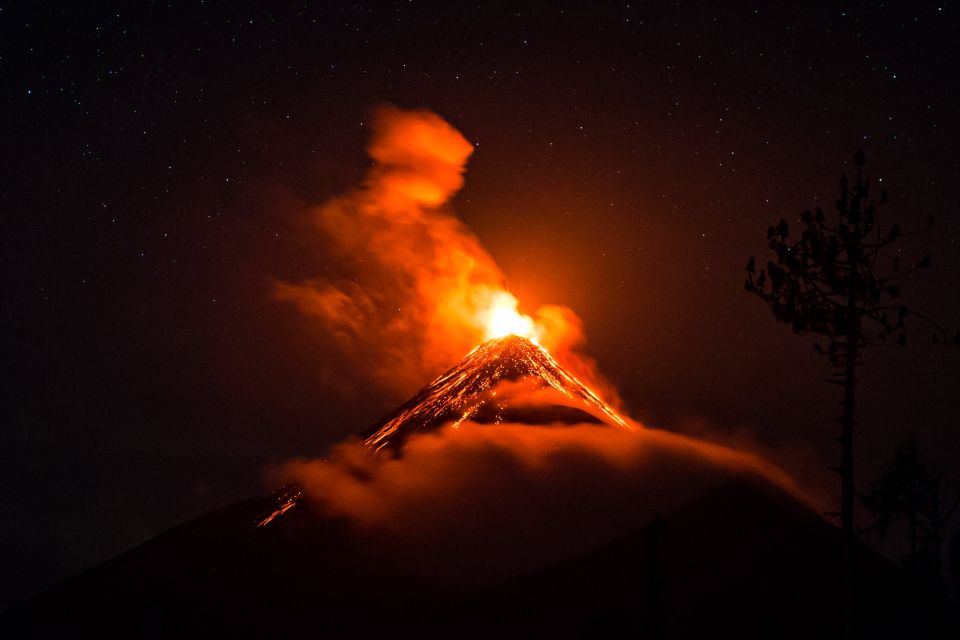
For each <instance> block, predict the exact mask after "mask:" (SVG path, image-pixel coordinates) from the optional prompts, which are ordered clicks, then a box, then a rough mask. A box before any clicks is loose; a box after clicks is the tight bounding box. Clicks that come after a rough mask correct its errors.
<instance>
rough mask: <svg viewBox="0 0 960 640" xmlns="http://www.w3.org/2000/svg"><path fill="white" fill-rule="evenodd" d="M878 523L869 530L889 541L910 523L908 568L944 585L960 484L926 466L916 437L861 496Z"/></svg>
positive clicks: (900, 447) (899, 447)
mask: <svg viewBox="0 0 960 640" xmlns="http://www.w3.org/2000/svg"><path fill="white" fill-rule="evenodd" d="M860 499H861V501H862V502H863V505H864V507H865V508H866V509H867V511H869V512H870V513H871V514H872V515H873V518H874V520H873V522H872V523H871V524H870V525H869V526H867V527H866V528H865V529H864V530H863V531H864V532H867V533H875V534H877V535H879V536H880V537H885V536H886V535H887V531H888V529H889V528H890V525H892V524H894V523H897V522H905V523H906V528H907V531H906V532H907V541H908V544H909V553H908V554H907V555H906V557H905V558H904V561H905V564H906V565H908V566H910V567H911V568H913V569H915V570H917V571H919V572H921V573H925V574H929V575H931V576H932V577H933V578H935V579H936V581H937V583H938V584H939V582H940V574H941V566H942V563H943V552H942V547H943V541H944V537H945V536H946V533H947V523H948V521H949V519H950V517H951V516H952V515H953V514H954V512H955V511H956V509H957V506H958V505H960V485H958V483H957V482H956V481H955V480H954V479H952V478H950V477H949V476H948V475H947V472H946V471H944V470H943V469H940V468H939V467H938V466H937V465H936V464H933V463H929V462H925V461H924V460H923V459H922V455H921V452H920V442H919V440H918V439H917V438H916V437H911V438H908V439H907V440H904V441H903V442H901V443H900V444H898V445H897V448H896V451H895V452H894V457H893V460H892V461H891V462H890V464H888V465H887V467H886V468H885V469H884V470H883V472H882V473H881V474H880V475H879V476H878V477H877V478H876V479H875V480H874V481H873V482H872V483H871V484H870V488H869V489H868V490H867V492H866V493H864V494H862V495H861V496H860Z"/></svg>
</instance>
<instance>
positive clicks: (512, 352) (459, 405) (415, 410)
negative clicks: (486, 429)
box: [365, 335, 632, 449]
mask: <svg viewBox="0 0 960 640" xmlns="http://www.w3.org/2000/svg"><path fill="white" fill-rule="evenodd" d="M464 420H470V421H471V422H478V423H483V424H500V423H503V422H512V423H526V424H577V423H579V424H583V423H596V424H606V425H609V426H614V427H618V428H624V429H631V428H632V427H630V426H629V425H628V424H627V422H626V421H625V420H624V419H623V418H621V417H620V416H619V415H617V412H616V411H614V410H613V409H612V408H610V407H609V406H608V405H607V404H606V403H604V402H603V401H602V400H601V399H600V398H599V397H597V395H596V394H595V393H594V392H593V391H591V390H590V389H589V388H588V387H587V386H586V385H584V384H583V383H582V382H580V381H579V380H577V378H576V377H574V376H573V375H571V374H570V373H568V372H567V371H566V370H564V369H563V367H561V366H560V365H559V364H557V361H556V360H554V359H553V357H552V356H551V355H550V354H549V353H548V352H547V350H546V349H544V348H543V347H541V346H539V345H537V344H534V343H533V342H531V341H530V340H527V339H526V338H521V337H519V336H515V335H510V336H506V337H504V338H497V339H494V340H488V341H487V342H484V343H483V344H481V345H480V346H478V347H477V348H476V349H474V350H473V351H471V352H470V353H469V354H467V355H466V356H465V357H464V358H463V360H461V361H460V362H459V363H458V364H457V365H456V366H454V367H453V368H452V369H450V370H449V371H447V372H446V373H444V374H443V375H441V376H440V377H438V378H437V379H436V380H434V381H433V382H431V383H430V384H429V385H427V386H426V387H424V388H423V389H421V390H420V391H419V392H418V393H417V394H416V395H414V396H413V398H411V399H410V400H408V401H407V402H406V403H404V404H403V405H401V406H400V407H399V408H398V409H397V410H396V411H394V412H393V413H391V414H390V415H388V416H386V417H385V418H384V419H383V420H381V421H380V422H379V423H378V424H377V425H376V426H374V427H373V428H372V429H371V430H370V431H368V432H367V434H366V436H365V442H366V443H367V444H368V445H369V446H371V447H373V448H375V449H382V448H383V447H399V446H400V445H401V444H402V443H403V441H404V440H405V439H406V438H408V437H409V436H410V435H411V434H413V433H417V432H424V431H432V430H434V429H437V428H439V427H441V426H443V425H446V424H452V425H453V426H454V427H457V426H459V425H460V423H462V422H463V421H464Z"/></svg>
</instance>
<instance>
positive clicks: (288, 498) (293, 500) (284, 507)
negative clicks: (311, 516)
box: [257, 489, 302, 527]
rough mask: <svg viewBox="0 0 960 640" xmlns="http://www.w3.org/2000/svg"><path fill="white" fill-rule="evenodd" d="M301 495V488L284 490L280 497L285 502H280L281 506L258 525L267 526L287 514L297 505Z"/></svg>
mask: <svg viewBox="0 0 960 640" xmlns="http://www.w3.org/2000/svg"><path fill="white" fill-rule="evenodd" d="M301 495H302V494H301V492H300V490H299V489H292V490H290V491H288V492H284V493H283V494H282V495H281V497H280V499H281V500H283V502H281V503H280V506H279V507H278V508H277V509H276V510H275V511H274V512H273V513H271V514H270V515H269V516H267V517H266V518H264V519H263V520H261V521H260V522H259V524H257V526H258V527H263V526H266V525H268V524H270V523H271V522H273V521H274V520H276V519H277V518H279V517H280V516H282V515H283V514H285V513H286V512H287V511H290V509H293V508H294V507H295V506H297V501H298V500H299V499H300V496H301Z"/></svg>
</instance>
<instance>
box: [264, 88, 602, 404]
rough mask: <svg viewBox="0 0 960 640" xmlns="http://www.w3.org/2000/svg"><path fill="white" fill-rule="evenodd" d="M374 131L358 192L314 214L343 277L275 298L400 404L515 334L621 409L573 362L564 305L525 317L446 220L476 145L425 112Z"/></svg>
mask: <svg viewBox="0 0 960 640" xmlns="http://www.w3.org/2000/svg"><path fill="white" fill-rule="evenodd" d="M372 122H373V131H372V134H373V135H372V139H371V141H370V144H369V146H368V148H367V152H368V154H369V156H370V158H371V159H372V160H373V165H372V166H371V168H370V169H369V170H368V171H367V174H366V176H365V178H364V180H363V184H362V186H360V187H359V188H357V189H355V190H353V191H351V192H349V193H347V194H345V195H342V196H338V197H335V198H332V199H330V200H328V201H326V202H324V203H322V204H320V205H319V206H317V207H315V208H314V209H313V211H311V212H310V213H311V218H312V219H313V221H314V222H315V225H316V228H317V230H318V231H319V232H320V234H321V236H322V239H323V241H324V242H325V243H328V244H329V245H330V247H329V248H328V249H327V250H326V251H325V252H324V255H325V257H327V259H330V260H334V259H335V260H336V261H337V269H338V271H337V272H336V273H335V274H333V272H331V271H330V270H328V269H318V271H317V272H318V273H319V275H317V276H316V277H313V278H306V279H299V280H295V281H288V280H280V281H278V282H276V283H275V286H274V294H275V296H276V297H277V298H278V299H280V300H284V301H287V302H290V303H293V304H294V305H295V306H296V307H297V308H298V309H299V310H300V311H301V312H303V313H304V314H305V315H307V316H309V317H311V318H314V319H316V320H318V321H319V322H318V329H319V330H320V332H322V334H321V335H322V336H323V337H324V339H325V340H326V341H328V342H329V343H332V344H333V345H334V346H335V347H337V348H338V349H339V350H340V351H341V352H342V353H343V354H345V356H346V358H347V360H348V362H356V363H359V364H360V365H361V366H358V370H357V371H354V372H352V373H353V374H354V375H357V376H369V377H372V378H373V380H374V381H375V382H377V383H378V384H379V385H380V386H381V387H383V388H384V389H386V390H388V391H391V392H394V393H395V394H396V395H397V397H402V396H403V395H406V394H408V393H410V392H411V391H413V390H415V389H417V388H419V387H420V386H422V385H423V384H424V382H426V381H427V380H430V379H432V378H433V377H435V376H436V375H437V374H438V373H440V372H441V371H444V370H445V369H447V368H448V367H450V366H451V365H452V364H454V363H456V362H457V361H459V360H460V358H462V357H463V356H464V354H466V353H468V352H469V351H470V350H471V349H473V348H474V347H476V346H477V345H478V344H480V343H482V342H484V341H485V340H489V339H492V338H497V337H503V336H506V335H510V334H516V335H519V336H522V337H525V338H528V339H530V340H532V341H534V342H536V343H537V344H539V345H541V346H543V347H544V348H546V349H548V350H550V352H551V354H552V355H553V356H554V357H555V358H556V359H557V360H558V361H559V362H560V363H561V364H562V365H563V366H564V367H566V368H567V369H569V370H570V371H571V373H573V374H574V375H576V376H577V377H578V378H580V379H581V380H583V381H584V382H585V383H586V384H588V385H590V386H591V387H593V388H594V389H597V390H598V391H599V392H600V394H601V395H603V396H605V397H604V400H607V401H608V402H612V403H614V404H617V402H616V398H615V397H611V394H609V393H607V391H609V390H610V389H611V387H610V386H609V385H606V384H604V383H603V382H602V379H600V378H599V376H598V375H597V374H596V370H595V367H593V366H592V363H591V361H590V360H589V359H586V358H584V357H583V356H581V355H579V354H578V352H577V349H578V348H579V347H580V346H581V345H582V343H583V333H582V331H581V324H580V319H579V318H578V317H577V315H576V314H575V313H574V312H573V311H572V310H570V309H568V308H567V307H562V306H558V305H544V306H542V307H540V308H539V309H537V310H536V312H535V313H534V314H533V315H532V316H528V315H525V314H522V313H520V311H519V310H518V308H517V306H518V304H517V299H516V298H515V297H514V296H513V295H512V294H511V293H510V292H509V291H508V290H507V288H506V278H505V276H504V274H503V272H502V271H501V270H500V267H499V266H498V265H497V264H496V262H495V261H494V259H493V257H492V256H491V255H490V254H489V253H488V252H487V250H486V249H485V248H484V247H483V245H482V244H481V243H480V240H479V239H478V238H477V237H476V236H475V235H474V234H473V233H472V232H471V231H470V230H469V229H467V228H466V227H465V226H464V224H463V223H462V222H461V221H460V220H459V219H457V218H456V216H455V215H454V214H453V212H452V210H451V209H450V206H449V203H450V200H451V198H453V196H454V195H455V194H456V192H457V191H459V190H460V188H461V187H463V184H464V177H463V173H464V171H465V169H466V163H467V160H468V158H469V157H470V156H471V154H472V153H473V151H474V147H473V145H472V144H470V143H469V142H468V141H467V139H466V138H464V137H463V135H461V134H460V132H459V131H457V130H456V129H454V128H453V127H452V126H450V124H448V123H447V122H446V121H444V120H443V119H442V118H440V117H439V116H437V115H436V114H434V113H431V112H429V111H405V110H401V109H397V108H395V107H382V108H380V109H378V110H377V111H376V112H375V113H374V117H373V119H372ZM544 268H545V269H546V268H549V265H544Z"/></svg>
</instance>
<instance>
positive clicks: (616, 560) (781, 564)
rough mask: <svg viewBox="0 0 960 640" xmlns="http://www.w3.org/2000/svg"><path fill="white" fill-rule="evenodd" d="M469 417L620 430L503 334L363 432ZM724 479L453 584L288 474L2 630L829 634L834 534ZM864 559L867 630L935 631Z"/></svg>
mask: <svg viewBox="0 0 960 640" xmlns="http://www.w3.org/2000/svg"><path fill="white" fill-rule="evenodd" d="M466 418H469V420H470V421H471V422H480V423H488V424H494V425H495V424H497V423H501V422H512V423H520V424H524V423H529V424H536V425H540V424H553V425H558V427H560V428H562V426H563V425H565V424H573V423H576V424H584V423H587V424H590V423H592V424H595V425H596V428H597V429H609V428H621V427H624V426H625V424H624V423H623V422H622V420H621V419H620V418H619V417H618V416H617V414H616V413H615V412H614V411H613V410H612V409H610V408H609V407H607V406H606V405H605V404H603V402H602V401H600V400H599V399H598V398H597V397H596V395H594V394H593V393H592V392H591V391H590V390H589V389H588V388H587V387H585V386H584V385H583V384H581V383H580V382H579V381H577V380H576V378H574V377H573V376H571V375H569V374H568V373H566V372H565V371H564V370H563V369H562V368H561V367H560V366H559V365H557V363H556V362H555V361H554V360H553V359H552V358H551V357H550V356H549V354H547V353H546V351H544V350H543V349H541V348H540V347H538V346H537V345H535V344H533V343H531V342H529V341H527V340H524V339H521V338H516V337H509V338H504V339H500V340H494V341H491V342H488V343H485V344H484V345H481V346H480V347H478V348H477V349H476V350H474V351H473V352H472V353H471V354H468V356H467V357H466V358H464V360H463V361H461V362H460V363H459V364H458V365H457V366H456V367H454V368H453V369H451V370H450V371H448V372H447V373H445V374H444V375H442V376H440V377H439V378H438V379H437V380H435V381H434V382H433V383H431V384H430V385H428V386H427V387H425V388H424V389H423V390H422V391H420V392H419V393H418V394H417V395H416V396H414V398H412V399H411V400H410V401H409V402H407V403H406V404H404V405H403V406H401V407H400V408H399V409H398V410H397V411H396V412H395V413H394V414H391V415H390V416H387V418H385V419H384V420H383V421H382V422H381V423H379V424H378V425H377V426H376V427H374V429H372V430H371V431H370V432H369V434H368V436H367V438H366V442H367V444H368V445H369V446H370V447H371V448H372V449H379V448H383V447H388V448H398V447H399V446H400V445H401V444H402V442H403V441H404V439H405V438H407V437H409V436H410V435H411V434H413V433H417V432H423V431H429V430H432V429H436V428H439V427H441V426H442V425H445V424H449V423H451V422H454V423H456V422H457V421H458V420H465V419H466ZM691 464H693V463H691ZM697 464H699V463H697ZM691 471H694V469H693V468H692V467H691V468H689V469H684V468H678V469H676V474H684V473H686V472H691ZM673 472H674V471H673V468H672V467H671V468H670V473H673ZM736 477H737V478H738V479H736V480H728V481H725V483H723V484H719V485H715V486H714V488H713V489H712V490H709V491H708V492H706V493H704V494H701V495H700V497H699V498H698V499H696V500H693V501H692V502H686V503H683V504H670V503H669V500H668V499H667V498H665V497H663V496H667V495H669V494H668V492H666V490H665V489H666V488H665V487H660V486H650V487H649V488H646V487H644V488H643V491H649V493H650V496H653V497H654V498H656V497H657V496H661V497H660V498H658V499H657V500H658V501H657V504H661V503H662V511H661V513H659V514H657V517H656V518H654V519H653V520H652V521H651V522H650V523H649V524H648V525H646V526H643V527H641V528H639V529H632V530H631V529H626V528H624V530H623V535H622V536H621V537H619V538H618V539H615V540H613V541H612V542H610V543H608V544H604V545H602V546H600V547H594V548H592V549H589V550H587V551H586V552H584V551H583V549H578V550H575V551H570V552H569V555H568V556H567V557H566V558H565V559H563V560H561V561H560V562H557V563H554V564H550V565H549V566H541V567H539V568H537V569H536V570H534V571H532V572H531V571H530V570H529V569H523V570H519V569H518V570H516V571H515V572H514V573H513V574H512V576H511V577H510V578H509V579H507V580H505V581H504V580H503V579H501V578H496V579H490V580H486V581H483V580H477V579H474V580H472V581H471V580H469V579H465V580H463V582H462V585H460V586H457V585H451V584H449V583H444V584H440V583H439V582H436V583H435V582H432V581H431V579H429V578H424V577H414V575H413V574H412V573H411V572H410V571H409V564H405V563H404V559H403V558H398V557H397V548H396V547H392V546H391V545H390V544H389V541H387V542H388V543H387V544H383V540H382V539H376V538H375V537H374V538H372V537H370V536H367V535H365V534H361V533H358V531H357V530H356V529H355V528H354V527H353V526H352V525H351V523H349V522H347V521H345V520H339V519H335V518H332V517H324V516H321V515H319V510H316V509H313V508H310V505H306V504H304V505H299V504H298V502H297V501H298V499H299V497H300V491H299V489H297V488H296V487H288V488H285V489H283V490H280V491H278V492H276V493H275V494H274V495H272V496H268V497H259V498H253V499H250V500H247V501H244V502H241V503H238V504H234V505H232V506H229V507H225V508H222V509H219V510H217V511H214V512H212V513H209V514H207V515H205V516H203V517H200V518H197V519H195V520H192V521H190V522H186V523H184V524H182V525H180V526H177V527H175V528H173V529H171V530H169V531H167V532H165V533H163V534H161V535H159V536H157V537H156V538H154V539H152V540H150V541H148V542H147V543H145V544H143V545H140V546H139V547H137V548H135V549H133V550H131V551H129V552H128V553H125V554H123V555H121V556H119V557H117V558H115V559H113V560H110V561H108V562H105V563H103V564H101V565H99V566H97V567H94V568H92V569H89V570H87V571H85V572H83V573H81V574H79V575H77V576H75V577H73V578H71V579H69V580H67V581H65V582H64V583H62V584H60V585H58V586H56V587H54V588H52V589H50V590H48V591H47V592H45V593H42V594H39V595H38V596H35V597H34V598H32V599H30V600H28V601H27V602H25V603H23V604H22V605H20V606H19V607H16V608H14V609H12V610H10V611H8V612H6V613H5V614H4V615H3V616H2V620H0V629H3V630H4V631H5V634H6V635H8V636H9V637H52V636H54V635H56V636H62V635H66V634H69V635H71V636H74V635H81V636H86V635H92V636H95V637H101V638H103V637H107V638H112V637H124V638H128V637H138V638H150V637H171V636H175V637H228V636H235V637H256V636H267V637H289V636H294V635H297V636H300V635H305V636H309V637H319V636H325V635H326V636H334V637H343V636H368V635H372V634H390V635H391V636H393V637H408V636H411V635H413V634H416V635H418V636H420V637H432V636H447V637H449V636H454V637H464V636H468V637H471V636H477V637H479V636H491V635H496V636H509V637H515V636H519V635H526V636H532V637H544V636H561V637H594V636H599V637H608V636H637V635H640V636H643V637H654V638H657V637H663V638H687V637H698V636H699V637H739V638H809V637H817V638H824V637H828V638H829V637H838V636H840V635H841V632H842V629H843V626H842V621H843V617H842V613H843V600H842V598H841V595H842V594H841V589H842V584H843V583H842V579H841V578H842V576H841V574H840V570H839V569H840V567H841V564H840V563H839V561H838V559H839V554H840V549H841V544H840V543H841V539H840V531H839V530H838V529H837V528H836V527H835V526H833V525H832V524H830V523H828V522H827V521H825V520H823V519H822V518H821V517H820V516H818V515H817V514H815V513H814V512H812V511H811V510H810V509H809V508H808V507H806V506H804V505H802V504H801V503H799V502H798V501H797V500H795V499H794V498H793V497H790V496H789V495H787V494H786V493H784V492H783V491H782V490H780V489H779V488H776V487H774V486H773V485H771V484H769V483H768V482H767V481H765V480H763V479H761V477H760V476H755V477H754V476H750V475H743V476H736ZM650 496H647V497H648V498H649V497H650ZM639 498H640V496H638V499H639ZM561 504H562V505H566V504H567V503H562V502H561ZM470 506H471V505H469V504H464V505H458V507H457V508H458V509H459V508H461V507H462V508H463V509H469V508H470ZM294 507H296V508H294ZM534 508H535V505H534ZM658 508H659V507H658ZM446 517H449V518H456V517H457V514H456V513H452V514H446ZM517 517H523V514H522V513H519V514H517ZM508 524H510V525H511V527H512V526H513V525H512V522H511V523H508ZM509 531H510V532H513V531H514V530H513V529H512V528H510V529H509ZM606 539H607V540H609V539H610V538H606ZM498 540H499V539H498ZM443 542H444V544H450V545H456V544H458V540H457V539H452V540H444V541H443ZM533 542H534V543H536V544H542V543H539V542H538V540H534V541H533ZM527 543H529V541H527ZM461 544H462V543H461ZM488 544H489V545H494V546H492V547H491V549H492V550H493V552H494V553H495V554H501V555H504V556H507V555H508V553H509V552H510V551H515V549H504V548H503V547H501V546H495V545H504V544H505V545H507V546H511V545H513V543H512V542H511V541H509V540H508V541H507V542H506V543H504V542H503V541H489V542H488ZM514 546H516V545H514ZM518 548H519V547H518ZM491 549H487V552H489V551H490V550H491ZM422 551H423V550H422V549H421V550H418V552H422ZM427 551H428V552H435V551H436V549H435V548H434V547H427ZM857 561H858V564H859V567H860V571H859V579H860V581H861V583H860V585H859V589H858V597H859V600H860V602H859V605H860V622H861V626H862V628H863V632H864V637H870V638H919V637H937V636H938V635H942V634H943V633H944V629H943V627H942V624H941V623H940V620H941V619H942V616H941V615H939V614H938V612H937V611H936V609H935V607H934V605H933V603H932V601H931V600H929V599H928V598H927V597H926V596H925V594H924V592H922V591H918V590H917V589H916V588H914V585H913V584H911V582H910V581H909V579H908V578H907V577H906V576H904V575H903V574H902V573H901V572H900V570H898V569H897V568H896V567H895V566H894V565H893V564H891V563H889V562H887V561H885V560H883V559H882V558H880V557H879V556H877V555H875V554H873V553H870V552H869V551H867V550H865V549H862V548H859V549H858V554H857ZM510 566H511V567H512V566H514V565H513V564H512V562H511V564H510ZM529 566H536V565H529ZM457 571H458V572H461V571H463V572H465V571H468V570H467V569H462V568H460V567H459V566H458V567H457ZM417 575H419V576H424V575H429V574H423V573H420V574H417ZM466 577H467V578H469V576H466ZM463 585H469V586H463Z"/></svg>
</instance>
